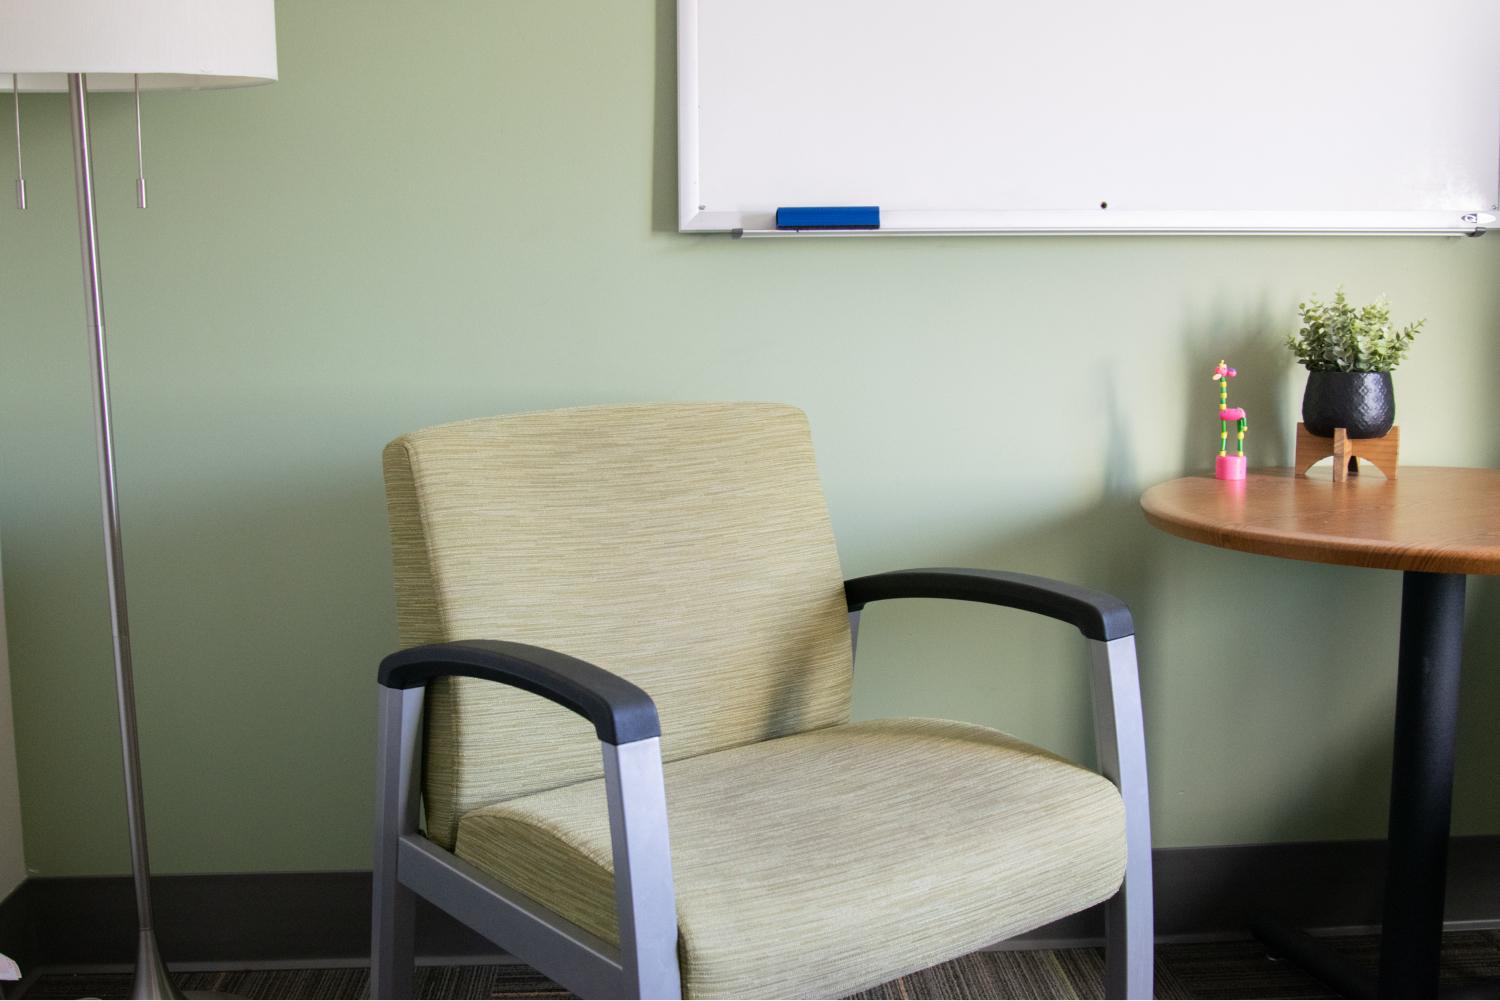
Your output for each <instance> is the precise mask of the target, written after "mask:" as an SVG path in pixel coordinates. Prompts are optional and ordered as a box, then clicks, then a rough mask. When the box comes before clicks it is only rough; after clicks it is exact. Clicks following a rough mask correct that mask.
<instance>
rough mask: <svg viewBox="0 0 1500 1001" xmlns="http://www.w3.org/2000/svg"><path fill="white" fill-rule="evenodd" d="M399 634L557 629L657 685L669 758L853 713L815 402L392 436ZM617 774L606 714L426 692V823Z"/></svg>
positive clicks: (559, 640)
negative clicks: (601, 743)
mask: <svg viewBox="0 0 1500 1001" xmlns="http://www.w3.org/2000/svg"><path fill="white" fill-rule="evenodd" d="M384 458H385V481H386V497H387V501H388V504H389V509H390V520H391V533H392V536H393V543H394V548H395V572H396V595H397V607H398V613H399V620H400V631H401V642H402V644H403V645H406V646H411V645H416V644H419V643H434V642H445V641H453V640H466V639H505V640H515V641H519V642H523V643H532V644H535V645H538V646H545V647H549V648H552V649H555V650H559V651H561V652H563V653H567V654H570V655H572V656H574V657H579V658H582V659H583V660H587V661H591V662H593V663H595V664H598V665H599V666H600V667H603V668H606V669H607V670H610V671H613V672H615V673H616V674H619V675H621V676H623V677H625V678H628V679H629V680H630V681H632V682H634V683H635V684H637V685H639V686H640V687H641V688H643V689H645V690H646V691H647V692H648V693H649V694H650V695H651V696H652V697H653V698H654V699H655V700H656V704H657V708H658V710H659V712H660V715H661V723H662V755H663V757H664V758H665V759H667V760H673V759H676V758H684V757H690V756H692V755H697V754H702V753H705V752H707V751H713V750H717V749H720V748H725V747H732V746H735V745H738V744H746V743H751V742H754V741H759V740H765V739H768V738H771V737H778V736H783V735H786V734H790V733H797V732H801V731H804V730H810V729H815V728H817V727H823V726H830V725H833V724H836V723H841V722H844V721H846V720H847V719H848V715H849V699H850V688H851V684H852V675H853V663H852V658H851V655H850V651H849V625H848V617H847V614H846V610H845V603H844V595H843V579H842V574H841V572H840V567H839V560H838V553H837V550H836V548H835V546H834V540H833V531H832V528H831V526H830V524H829V521H828V512H827V506H826V504H825V502H824V499H823V493H822V489H821V487H820V486H819V483H818V476H817V468H816V465H815V463H814V460H813V450H812V440H811V435H810V433H809V430H808V425H807V418H806V416H805V415H803V413H802V412H801V411H799V410H796V409H795V408H792V407H786V406H775V405H769V404H745V403H736V404H662V405H646V406H622V407H584V408H579V409H574V410H560V411H552V412H545V413H532V414H519V415H516V416H510V417H496V418H490V419H485V420H473V421H463V422H460V423H457V424H447V425H443V426H441V427H435V428H429V429H427V430H425V431H418V432H416V433H414V434H409V435H406V436H404V437H402V438H398V439H397V440H395V441H393V442H392V443H391V444H390V445H388V446H386V449H385V457H384ZM600 774H602V765H601V759H600V755H599V748H598V742H597V740H596V739H595V737H594V735H593V731H592V729H591V728H590V727H589V726H588V724H587V723H585V722H583V721H582V720H581V719H579V718H578V717H576V716H573V715H572V714H571V713H569V712H568V711H566V710H564V709H561V708H559V707H557V706H555V705H553V704H552V703H550V702H547V701H545V700H544V699H541V698H538V697H536V696H534V695H529V694H527V693H525V692H520V691H517V690H514V689H509V688H505V687H502V686H499V685H494V684H490V683H486V682H482V681H475V680H473V679H467V678H458V679H449V680H444V681H440V682H438V683H435V684H434V685H432V686H431V688H430V690H429V692H428V697H427V717H426V755H425V770H424V804H425V808H426V812H427V833H428V836H429V837H430V838H432V839H433V840H434V841H437V842H438V843H439V844H443V845H446V846H451V845H452V842H453V839H454V836H455V834H456V833H457V827H458V820H459V818H460V817H461V816H463V814H465V813H467V812H468V811H469V810H472V809H474V808H476V807H479V806H483V805H485V804H487V803H492V802H495V801H498V800H503V799H508V798H511V797H513V796H519V795H523V794H525V793H528V792H535V791H539V790H542V789H549V788H553V787H556V786H561V785H567V784H570V783H573V782H578V781H582V780H584V779H589V778H595V777H597V776H599V775H600Z"/></svg>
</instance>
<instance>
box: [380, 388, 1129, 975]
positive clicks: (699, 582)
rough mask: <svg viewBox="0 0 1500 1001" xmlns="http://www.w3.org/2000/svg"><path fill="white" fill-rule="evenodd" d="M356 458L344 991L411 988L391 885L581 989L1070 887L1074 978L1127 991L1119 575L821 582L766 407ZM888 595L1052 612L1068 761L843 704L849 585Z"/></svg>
mask: <svg viewBox="0 0 1500 1001" xmlns="http://www.w3.org/2000/svg"><path fill="white" fill-rule="evenodd" d="M385 479H386V489H387V496H388V500H389V509H390V520H391V531H392V535H393V538H394V548H395V578H396V593H397V608H398V616H399V626H400V634H401V641H402V643H403V645H405V646H406V647H407V649H404V650H403V651H401V652H399V653H396V654H393V655H392V656H390V657H388V658H387V659H386V660H385V661H384V662H383V663H382V665H381V667H380V674H379V681H380V686H381V687H380V693H381V709H380V713H381V738H380V739H381V744H380V751H379V763H378V788H379V805H378V817H377V847H376V857H375V900H374V905H375V918H374V935H373V937H374V942H373V948H374V955H373V970H372V974H373V979H372V989H373V994H374V996H375V997H410V996H412V995H411V976H412V963H413V930H412V922H413V902H414V895H420V896H423V897H425V898H427V899H428V900H430V901H432V902H433V903H435V904H437V905H438V906H439V907H441V908H444V909H446V910H447V911H449V912H450V913H452V914H453V915H455V916H456V917H457V918H459V919H461V920H462V921H463V922H465V923H467V924H468V925H470V926H471V927H473V928H475V929H477V930H478V931H479V932H481V933H483V934H484V935H486V936H488V937H489V938H491V939H493V940H494V941H495V942H496V943H497V944H498V945H499V946H501V947H502V948H504V949H505V950H507V951H509V952H510V953H512V954H513V955H515V956H517V957H518V958H520V959H522V960H524V961H525V962H527V963H530V964H531V965H533V966H535V967H536V968H537V969H539V970H541V971H542V972H544V973H546V974H547V975H548V976H550V977H552V978H554V979H555V980H557V981H558V982H559V983H561V984H562V985H564V986H565V987H567V988H568V989H570V990H572V991H575V992H577V993H579V994H580V995H583V996H593V997H679V996H681V997H718V998H731V997H756V998H777V997H840V996H843V995H846V994H849V993H852V992H855V991H858V990H861V989H864V988H867V987H870V986H872V985H875V984H878V983H881V982H883V981H885V980H888V979H890V978H893V977H896V976H899V975H902V974H904V973H908V972H910V971H913V970H917V969H920V968H923V967H927V966H930V965H933V964H936V963H939V962H942V961H945V960H948V959H951V958H953V957H956V956H959V955H962V954H964V953H967V952H970V951H973V950H976V949H981V948H984V947H986V946H989V945H991V944H993V943H996V942H998V941H1001V940H1003V939H1006V938H1008V937H1011V936H1014V935H1017V934H1020V933H1022V932H1025V931H1028V930H1030V929H1033V928H1036V927H1038V926H1040V925H1043V924H1046V923H1048V922H1050V921H1053V920H1055V919H1058V918H1061V917H1063V916H1065V915H1068V914H1072V913H1074V912H1077V911H1080V910H1083V909H1084V908H1087V907H1091V906H1093V905H1095V904H1099V903H1101V902H1103V903H1104V904H1105V908H1104V909H1105V913H1106V921H1107V926H1108V934H1107V940H1108V956H1107V961H1106V987H1107V990H1108V991H1109V992H1110V994H1111V995H1113V996H1124V995H1126V994H1127V993H1128V994H1129V996H1132V997H1148V996H1149V995H1150V991H1151V977H1152V972H1151V971H1152V922H1151V856H1150V847H1151V846H1150V833H1149V823H1148V813H1147V800H1146V773H1145V751H1144V744H1143V736H1142V730H1141V716H1140V703H1139V689H1138V683H1137V678H1136V667H1135V647H1134V638H1133V633H1134V630H1133V627H1132V624H1131V618H1130V613H1129V611H1128V610H1127V609H1126V607H1125V606H1124V605H1123V604H1122V603H1121V602H1119V601H1118V600H1116V599H1114V598H1112V597H1109V596H1108V595H1105V594H1101V593H1098V592H1094V591H1089V590H1085V589H1083V588H1080V587H1073V586H1070V585H1067V584H1061V583H1057V582H1055V581H1050V580H1046V579H1043V578H1038V577H1030V576H1025V575H1021V574H1011V573H1003V572H996V571H982V570H915V571H904V572H897V573H888V574H878V575H875V576H869V577H861V578H859V579H856V580H850V581H845V580H844V579H843V576H842V574H841V572H840V567H839V559H838V554H837V551H836V549H835V547H834V539H833V533H832V530H831V528H830V524H829V518H828V512H827V508H826V505H825V502H824V499H823V494H822V491H821V489H820V487H819V483H818V474H817V468H816V466H815V464H814V460H813V448H812V440H811V435H810V433H809V429H808V423H807V419H806V417H805V416H804V415H803V414H802V413H801V412H800V411H798V410H796V409H794V408H791V407H786V406H775V405H767V404H702V405H700V404H694V405H686V404H684V405H678V404H671V405H653V406H620V407H587V408H581V409H574V410H562V411H556V412H549V413H531V414H521V415H517V416H509V417H497V418H492V419H486V420H473V421H464V422H461V423H457V424H448V425H444V426H441V427H435V428H429V429H427V430H425V431H418V432H416V433H414V434H410V435H406V436H405V437H402V438H399V439H397V440H396V441H394V442H392V443H391V444H390V445H389V446H388V447H387V448H386V450H385ZM902 597H923V598H954V599H959V600H964V601H974V602H986V603H990V604H994V605H1004V606H1009V607H1012V608H1019V609H1024V610H1026V611H1030V612H1035V613H1039V614H1041V615H1045V616H1051V617H1052V618H1055V619H1060V620H1062V621H1063V622H1066V623H1069V624H1071V625H1072V626H1074V627H1076V628H1077V629H1078V630H1079V631H1080V632H1081V633H1082V634H1083V636H1084V637H1085V638H1086V640H1087V642H1088V644H1089V646H1090V647H1091V648H1092V650H1093V665H1094V666H1093V675H1092V681H1093V692H1094V702H1095V705H1094V719H1095V724H1096V732H1097V734H1098V738H1099V739H1098V751H1099V764H1100V768H1099V773H1096V772H1094V771H1091V770H1088V769H1085V768H1083V767H1080V766H1078V765H1076V764H1073V763H1072V762H1069V761H1066V760H1064V759H1062V758H1060V757H1057V756H1055V755H1053V754H1050V753H1048V752H1047V751H1044V750H1041V749H1039V748H1036V747H1033V746H1031V745H1029V744H1026V743H1024V742H1022V741H1020V740H1017V739H1016V738H1014V737H1010V736H1007V735H1006V734H1003V733H999V732H996V731H994V730H990V729H987V728H985V727H982V726H976V725H973V724H971V723H965V722H953V721H947V720H934V719H885V720H871V721H862V722H851V721H850V690H851V687H852V685H853V681H854V649H855V639H856V636H857V629H858V621H859V615H860V610H861V609H862V608H863V607H864V606H865V605H866V604H867V603H869V602H873V601H882V600H886V599H893V598H902ZM921 670H923V671H924V672H928V673H930V674H932V675H933V676H934V678H937V677H939V676H940V674H941V671H942V667H941V665H940V664H932V663H924V664H922V665H921ZM935 683H941V682H935ZM601 749H602V755H601ZM1100 773H1102V774H1100Z"/></svg>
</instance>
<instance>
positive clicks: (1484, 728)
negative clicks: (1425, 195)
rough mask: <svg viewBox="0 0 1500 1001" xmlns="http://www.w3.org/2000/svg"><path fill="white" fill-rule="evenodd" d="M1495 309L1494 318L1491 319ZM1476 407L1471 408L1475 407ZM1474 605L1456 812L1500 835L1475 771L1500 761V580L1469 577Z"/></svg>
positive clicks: (1470, 824)
mask: <svg viewBox="0 0 1500 1001" xmlns="http://www.w3.org/2000/svg"><path fill="white" fill-rule="evenodd" d="M1492 288H1493V290H1492V291H1491V297H1492V299H1500V286H1495V285H1493V283H1492ZM1492 313H1493V307H1492V308H1491V312H1490V314H1489V315H1492ZM1490 344H1491V346H1492V350H1493V351H1494V358H1493V359H1492V361H1491V362H1490V371H1491V372H1495V371H1500V340H1497V339H1494V338H1492V339H1491V341H1490ZM1471 405H1472V404H1471ZM1489 441H1490V443H1491V444H1490V449H1489V454H1488V455H1475V456H1473V457H1472V459H1473V462H1474V463H1475V464H1476V465H1486V466H1488V467H1489V468H1491V469H1494V468H1500V440H1497V439H1496V438H1495V437H1494V436H1491V437H1490V439H1489ZM1468 589H1469V602H1468V610H1467V613H1468V614H1467V617H1466V618H1465V623H1466V628H1465V630H1464V676H1463V680H1462V682H1461V685H1462V690H1461V701H1460V702H1459V720H1458V767H1457V771H1456V774H1455V776H1454V795H1453V814H1454V822H1455V825H1454V826H1455V829H1456V830H1457V831H1459V832H1460V833H1465V834H1469V833H1473V834H1488V833H1494V832H1497V831H1500V790H1497V787H1496V785H1495V781H1494V778H1493V774H1492V770H1491V769H1489V768H1486V767H1470V766H1469V763H1470V762H1474V763H1476V765H1477V764H1479V763H1482V762H1491V761H1495V760H1500V727H1497V726H1495V708H1494V707H1495V706H1497V705H1500V672H1496V671H1495V670H1494V666H1495V665H1496V664H1497V663H1500V629H1497V628H1496V623H1500V579H1497V578H1495V577H1470V578H1469V584H1468Z"/></svg>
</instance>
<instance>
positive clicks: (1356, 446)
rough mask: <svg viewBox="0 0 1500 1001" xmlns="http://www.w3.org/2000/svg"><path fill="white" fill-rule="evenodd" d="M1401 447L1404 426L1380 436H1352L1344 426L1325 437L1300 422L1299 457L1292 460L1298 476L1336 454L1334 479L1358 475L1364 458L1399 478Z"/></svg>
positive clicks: (1298, 435) (1298, 423)
mask: <svg viewBox="0 0 1500 1001" xmlns="http://www.w3.org/2000/svg"><path fill="white" fill-rule="evenodd" d="M1400 450H1401V429H1400V428H1399V427H1393V428H1391V429H1390V430H1389V431H1387V432H1386V433H1385V434H1384V435H1382V436H1381V437H1379V438H1351V437H1349V435H1348V433H1347V432H1346V431H1345V430H1344V429H1343V428H1334V429H1333V437H1332V438H1324V437H1322V436H1321V435H1315V434H1313V433H1312V432H1311V431H1309V430H1307V425H1306V424H1303V423H1302V422H1301V421H1298V422H1297V458H1296V461H1294V462H1293V463H1292V468H1293V469H1294V470H1296V473H1297V475H1298V476H1306V475H1307V471H1308V470H1309V469H1311V468H1312V467H1313V465H1314V464H1315V463H1317V462H1318V461H1320V460H1322V459H1326V458H1328V457H1329V456H1330V455H1331V456H1333V478H1334V479H1335V480H1347V479H1348V478H1349V477H1350V475H1354V476H1358V475H1359V460H1360V459H1364V460H1365V461H1366V462H1368V463H1370V464H1371V465H1372V466H1374V467H1375V468H1376V469H1378V470H1380V471H1381V472H1382V473H1384V474H1385V478H1386V479H1388V480H1394V479H1395V478H1396V456H1397V453H1399V452H1400Z"/></svg>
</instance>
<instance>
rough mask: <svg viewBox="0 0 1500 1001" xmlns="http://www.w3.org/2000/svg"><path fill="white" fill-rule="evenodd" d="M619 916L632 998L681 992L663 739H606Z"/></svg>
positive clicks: (671, 995)
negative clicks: (620, 741)
mask: <svg viewBox="0 0 1500 1001" xmlns="http://www.w3.org/2000/svg"><path fill="white" fill-rule="evenodd" d="M600 746H601V748H602V749H603V751H604V789H605V796H606V797H607V799H608V800H609V834H610V844H611V849H612V852H613V855H614V863H615V902H616V906H617V908H618V909H619V915H620V963H621V966H622V968H623V972H624V975H625V982H626V987H627V988H634V990H633V992H632V993H631V995H630V996H631V997H637V998H680V997H682V980H681V970H680V968H679V966H678V961H677V897H676V891H675V889H674V887H673V885H672V855H671V851H670V847H669V845H668V842H667V796H666V787H665V785H664V783H663V778H662V769H661V740H660V739H659V738H657V737H651V738H649V739H647V740H637V741H635V742H633V743H630V744H620V745H618V746H617V745H614V744H601V745H600Z"/></svg>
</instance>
